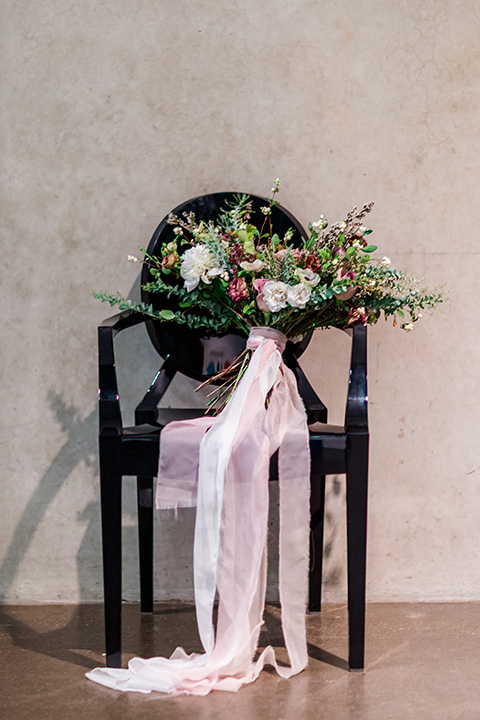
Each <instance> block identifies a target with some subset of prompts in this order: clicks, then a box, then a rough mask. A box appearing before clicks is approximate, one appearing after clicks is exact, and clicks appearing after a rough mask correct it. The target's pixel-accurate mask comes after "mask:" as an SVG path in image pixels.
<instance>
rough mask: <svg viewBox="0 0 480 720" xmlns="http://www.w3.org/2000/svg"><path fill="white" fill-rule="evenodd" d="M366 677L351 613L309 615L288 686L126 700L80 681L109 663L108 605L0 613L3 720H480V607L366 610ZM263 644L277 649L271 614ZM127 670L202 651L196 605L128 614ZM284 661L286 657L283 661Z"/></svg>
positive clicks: (273, 683) (263, 681) (275, 619)
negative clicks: (353, 641)
mask: <svg viewBox="0 0 480 720" xmlns="http://www.w3.org/2000/svg"><path fill="white" fill-rule="evenodd" d="M367 612H368V614H367V663H366V669H365V673H349V672H348V669H347V665H346V660H345V658H346V657H347V635H346V620H347V613H346V608H345V607H344V606H340V605H325V607H324V609H323V610H322V612H321V613H318V614H311V615H308V616H307V627H308V641H309V654H310V662H309V666H308V668H307V670H305V671H304V672H303V673H302V674H301V675H299V676H297V677H295V678H293V679H291V680H280V679H279V678H278V677H277V676H276V675H275V674H274V673H273V671H270V670H266V671H263V672H262V673H261V675H260V677H259V679H258V680H257V682H255V683H254V684H253V685H249V686H245V687H243V688H242V689H241V690H240V691H239V692H238V693H236V694H230V693H222V692H214V693H211V694H210V695H209V696H207V697H204V698H194V697H186V696H182V697H177V698H171V697H168V696H167V697H165V696H163V695H159V694H155V693H152V694H150V695H138V694H133V693H119V692H115V691H113V690H108V689H107V688H103V687H101V686H98V685H96V684H94V683H92V682H90V681H88V680H86V679H85V677H84V673H85V672H86V671H87V670H88V669H90V668H92V667H96V666H97V665H102V664H103V661H104V658H103V657H102V651H103V639H102V632H103V628H102V623H103V609H102V606H101V605H4V606H0V657H1V670H0V716H1V717H2V718H5V719H7V718H8V720H19V719H21V718H29V719H32V720H33V719H35V720H43V718H45V719H47V718H48V720H55V719H56V718H59V719H61V720H65V719H66V718H70V717H74V718H75V720H84V719H85V720H86V719H87V718H88V719H91V718H95V719H96V720H101V719H102V718H108V720H117V718H118V719H120V718H121V719H122V720H130V718H132V719H133V718H135V719H137V720H140V719H141V720H144V719H147V720H148V718H161V719H162V720H169V719H170V718H172V719H174V718H178V719H181V720H183V719H185V720H186V719H187V718H188V719H189V720H190V719H191V718H195V719H197V718H198V720H208V719H210V718H215V719H218V720H220V719H222V720H226V719H228V720H235V718H237V717H238V718H241V719H242V720H257V718H258V720H270V719H271V720H292V719H293V720H309V719H310V718H312V719H313V718H315V719H316V720H318V719H320V718H321V719H322V720H323V719H324V718H325V720H337V719H338V720H346V719H348V720H350V719H352V720H353V719H354V718H355V720H397V718H398V720H407V719H408V718H410V719H413V720H423V719H426V720H429V719H430V718H431V719H432V720H433V718H435V720H463V719H465V720H476V718H480V669H479V668H480V604H479V603H455V604H454V603H451V604H445V603H438V604H397V603H389V604H369V606H368V611H367ZM265 620H266V627H265V630H264V631H263V633H262V637H261V642H262V644H264V645H265V644H269V643H270V644H272V645H274V646H281V645H282V634H281V628H280V623H279V609H278V608H277V607H275V606H273V605H267V608H266V613H265ZM123 643H124V653H125V655H124V662H125V663H126V662H127V661H128V659H129V658H130V657H132V656H133V655H142V656H143V657H151V656H152V655H169V654H170V653H171V652H172V651H173V650H174V649H175V647H176V646H177V645H182V646H184V647H185V649H186V650H188V651H201V647H200V645H199V640H198V636H197V633H196V624H195V614H194V610H193V609H192V608H191V607H186V606H182V605H165V604H162V605H157V606H156V608H155V612H154V614H153V615H150V616H141V615H140V612H139V607H138V606H137V605H136V604H131V605H125V606H124V637H123ZM280 657H281V653H280Z"/></svg>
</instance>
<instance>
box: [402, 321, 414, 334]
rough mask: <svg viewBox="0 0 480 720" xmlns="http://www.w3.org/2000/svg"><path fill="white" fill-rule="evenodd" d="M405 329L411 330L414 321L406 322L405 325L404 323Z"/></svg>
mask: <svg viewBox="0 0 480 720" xmlns="http://www.w3.org/2000/svg"><path fill="white" fill-rule="evenodd" d="M403 329H404V330H406V331H407V332H410V330H413V323H411V322H409V323H405V325H403Z"/></svg>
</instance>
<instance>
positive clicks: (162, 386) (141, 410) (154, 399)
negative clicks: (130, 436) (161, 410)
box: [135, 355, 177, 425]
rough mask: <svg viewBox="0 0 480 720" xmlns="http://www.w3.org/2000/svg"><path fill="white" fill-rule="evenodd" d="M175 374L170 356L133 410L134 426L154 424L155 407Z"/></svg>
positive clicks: (174, 367)
mask: <svg viewBox="0 0 480 720" xmlns="http://www.w3.org/2000/svg"><path fill="white" fill-rule="evenodd" d="M176 372H177V368H176V365H175V363H174V361H173V359H172V358H171V356H170V355H167V357H166V358H165V362H164V363H163V365H162V367H161V368H160V370H159V371H158V372H157V374H156V375H155V377H154V378H153V382H152V384H151V385H150V387H149V388H148V390H147V392H146V393H145V396H144V397H143V399H142V401H141V402H140V403H139V404H138V405H137V407H136V408H135V425H142V424H144V423H149V424H152V423H155V422H156V420H157V416H158V409H157V405H158V403H159V402H160V400H161V398H162V397H163V395H164V393H165V391H166V390H167V388H168V386H169V385H170V383H171V382H172V380H173V378H174V376H175V374H176Z"/></svg>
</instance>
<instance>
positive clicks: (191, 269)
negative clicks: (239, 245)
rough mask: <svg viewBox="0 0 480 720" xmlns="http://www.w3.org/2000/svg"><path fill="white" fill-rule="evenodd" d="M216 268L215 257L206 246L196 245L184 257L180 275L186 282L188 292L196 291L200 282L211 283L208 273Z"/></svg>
mask: <svg viewBox="0 0 480 720" xmlns="http://www.w3.org/2000/svg"><path fill="white" fill-rule="evenodd" d="M215 266H216V258H215V255H214V254H213V253H212V252H211V250H209V248H208V247H207V246H206V245H195V246H194V247H191V248H189V249H188V250H187V251H186V252H184V253H183V255H182V266H181V268H180V275H181V276H182V278H183V279H184V280H185V288H186V289H187V290H188V292H191V291H192V290H195V288H196V287H197V285H198V283H199V282H200V280H203V282H204V283H207V285H208V284H209V283H210V279H209V277H208V272H209V271H210V270H213V269H214V268H215Z"/></svg>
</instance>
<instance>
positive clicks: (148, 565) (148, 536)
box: [137, 477, 153, 613]
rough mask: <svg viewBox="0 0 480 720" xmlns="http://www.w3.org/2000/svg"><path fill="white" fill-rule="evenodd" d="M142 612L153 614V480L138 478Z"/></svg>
mask: <svg viewBox="0 0 480 720" xmlns="http://www.w3.org/2000/svg"><path fill="white" fill-rule="evenodd" d="M137 506H138V547H139V555H140V610H141V612H142V613H151V612H153V478H151V477H138V478H137Z"/></svg>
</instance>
